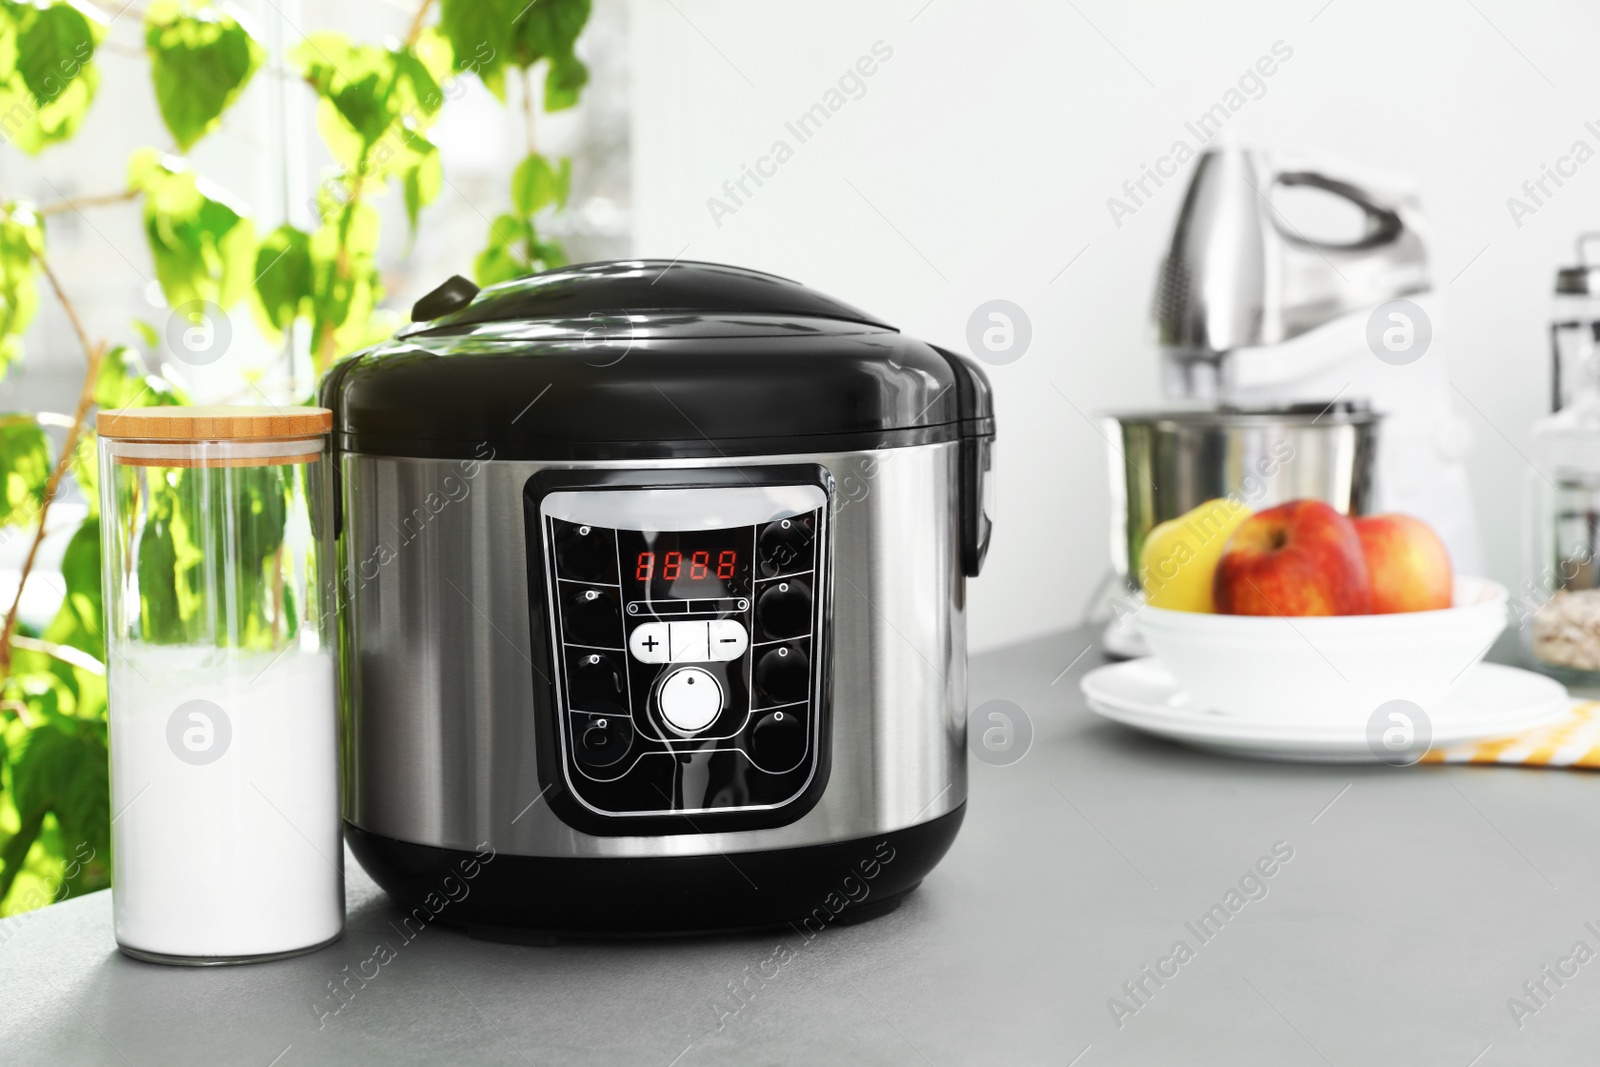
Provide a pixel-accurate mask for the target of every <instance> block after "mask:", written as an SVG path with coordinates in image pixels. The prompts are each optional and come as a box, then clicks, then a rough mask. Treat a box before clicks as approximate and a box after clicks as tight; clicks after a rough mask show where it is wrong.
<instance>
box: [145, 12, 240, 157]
mask: <svg viewBox="0 0 1600 1067" xmlns="http://www.w3.org/2000/svg"><path fill="white" fill-rule="evenodd" d="M145 51H146V52H147V53H149V56H150V76H151V78H152V79H153V80H154V81H155V89H156V103H157V105H158V106H159V107H160V109H161V118H162V121H164V122H165V123H166V124H167V129H169V130H171V131H172V136H173V137H174V138H176V139H177V142H178V148H179V149H181V150H183V151H188V150H189V148H190V147H191V146H193V145H194V144H195V142H197V141H199V140H200V138H202V137H204V136H205V135H206V134H208V133H210V132H211V131H212V130H214V129H216V127H217V126H218V125H219V124H220V123H221V118H222V113H223V112H224V111H226V110H227V109H228V108H229V107H231V106H233V103H234V101H235V100H237V99H238V98H239V94H240V93H241V92H243V91H244V88H245V86H246V85H248V84H249V83H250V79H251V78H252V77H253V76H254V75H255V73H256V71H257V70H259V69H260V67H261V64H262V61H263V60H264V59H265V58H266V52H265V51H264V50H263V49H262V47H261V45H260V43H259V42H258V41H257V40H256V38H255V35H254V34H253V33H252V32H251V27H250V25H249V24H248V22H247V21H245V20H244V18H243V17H242V13H241V12H239V11H238V10H237V9H236V8H234V7H233V6H232V5H231V4H225V5H223V6H221V7H211V6H196V5H194V4H191V3H187V2H183V3H180V2H179V0H156V2H155V3H152V4H151V5H150V7H149V9H148V10H146V12H145Z"/></svg>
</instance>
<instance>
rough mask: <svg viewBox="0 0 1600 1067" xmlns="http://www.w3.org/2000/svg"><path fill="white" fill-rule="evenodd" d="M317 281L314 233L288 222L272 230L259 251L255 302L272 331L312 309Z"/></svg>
mask: <svg viewBox="0 0 1600 1067" xmlns="http://www.w3.org/2000/svg"><path fill="white" fill-rule="evenodd" d="M314 284H315V273H314V270H313V268H312V264H311V235H310V234H308V233H306V232H305V231H304V230H299V229H296V228H295V227H293V226H291V225H289V224H288V223H284V224H283V225H282V226H279V227H278V228H277V229H276V230H273V231H272V232H271V233H269V234H268V235H267V236H266V238H265V239H264V240H263V241H262V242H261V247H260V248H259V249H258V250H257V251H256V286H255V292H256V302H255V306H256V309H257V311H258V312H259V313H260V314H261V316H262V318H263V319H264V320H265V322H266V325H267V327H268V329H269V331H270V332H271V333H274V334H281V333H282V332H283V331H284V330H286V329H288V328H289V325H290V324H291V323H293V322H294V320H295V319H297V318H299V317H300V316H301V315H302V314H304V313H305V312H306V311H307V310H309V308H310V306H311V296H312V287H313V285H314Z"/></svg>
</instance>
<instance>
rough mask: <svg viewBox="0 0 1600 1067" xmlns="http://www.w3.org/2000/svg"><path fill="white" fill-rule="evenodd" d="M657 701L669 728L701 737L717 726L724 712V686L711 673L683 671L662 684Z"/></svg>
mask: <svg viewBox="0 0 1600 1067" xmlns="http://www.w3.org/2000/svg"><path fill="white" fill-rule="evenodd" d="M657 701H658V702H659V704H660V707H661V717H662V718H663V719H666V720H667V725H668V726H671V727H672V728H673V729H674V730H678V731H680V732H682V733H686V734H692V733H698V732H699V731H701V730H704V729H705V728H706V727H707V726H710V725H711V724H712V723H713V722H715V721H716V718H717V713H718V712H720V711H721V710H722V686H720V685H718V684H717V679H716V678H715V677H714V676H713V675H712V674H711V673H710V672H708V671H703V670H701V669H700V668H699V667H681V668H679V669H678V670H675V671H673V672H672V673H671V674H669V675H667V679H666V681H664V682H662V683H661V692H660V693H659V694H658V696H657Z"/></svg>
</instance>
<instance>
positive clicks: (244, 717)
mask: <svg viewBox="0 0 1600 1067" xmlns="http://www.w3.org/2000/svg"><path fill="white" fill-rule="evenodd" d="M123 649H124V652H123V654H119V655H116V656H113V657H112V663H111V664H110V665H109V667H110V713H109V718H110V732H111V811H112V816H113V818H114V820H115V821H114V822H113V824H112V847H113V850H114V861H113V862H114V867H113V871H114V874H113V885H112V900H113V910H114V912H115V916H116V934H117V942H118V943H119V944H121V945H124V946H126V947H128V948H131V949H135V950H142V951H144V952H149V953H156V954H160V955H166V956H185V957H205V956H221V957H238V956H256V955H264V954H270V953H279V952H291V951H293V950H295V949H300V948H306V947H308V946H312V945H318V944H321V943H322V942H324V941H328V940H330V939H332V938H333V937H334V936H336V935H337V934H338V933H339V931H340V929H341V927H342V926H343V924H344V849H343V843H342V836H341V827H340V815H339V795H338V774H339V772H338V724H337V719H336V715H335V711H334V666H333V658H332V655H331V654H330V653H328V652H326V651H320V652H319V651H304V650H302V649H300V648H298V647H296V648H291V649H290V650H289V651H286V652H284V653H282V654H281V655H279V656H276V657H274V656H273V655H271V654H266V653H246V654H240V653H238V652H222V651H219V650H216V649H212V648H195V647H174V646H151V645H138V644H131V645H124V646H123Z"/></svg>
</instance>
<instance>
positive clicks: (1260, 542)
mask: <svg viewBox="0 0 1600 1067" xmlns="http://www.w3.org/2000/svg"><path fill="white" fill-rule="evenodd" d="M1211 595H1212V599H1213V601H1215V603H1216V607H1217V611H1219V612H1222V613H1224V614H1228V615H1365V614H1366V613H1368V612H1370V611H1371V610H1372V586H1371V584H1370V583H1369V582H1368V580H1367V562H1366V559H1365V558H1364V557H1363V556H1362V553H1361V539H1360V538H1359V537H1357V536H1356V528H1355V526H1354V524H1352V523H1351V521H1350V520H1349V519H1347V518H1345V517H1344V516H1343V515H1341V514H1339V513H1338V512H1337V511H1335V510H1334V509H1333V508H1331V507H1329V506H1328V505H1327V504H1324V503H1323V502H1322V501H1320V500H1291V501H1289V503H1287V504H1279V505H1278V506H1277V507H1275V508H1268V509H1267V510H1266V511H1263V512H1259V513H1258V514H1255V515H1252V516H1251V517H1250V518H1248V519H1246V520H1245V521H1244V522H1242V523H1240V524H1239V527H1238V529H1236V530H1234V531H1233V536H1232V537H1230V538H1229V539H1228V545H1227V547H1226V548H1225V549H1223V552H1222V559H1221V561H1220V562H1218V564H1217V573H1216V576H1215V577H1214V578H1213V579H1212V589H1211Z"/></svg>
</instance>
